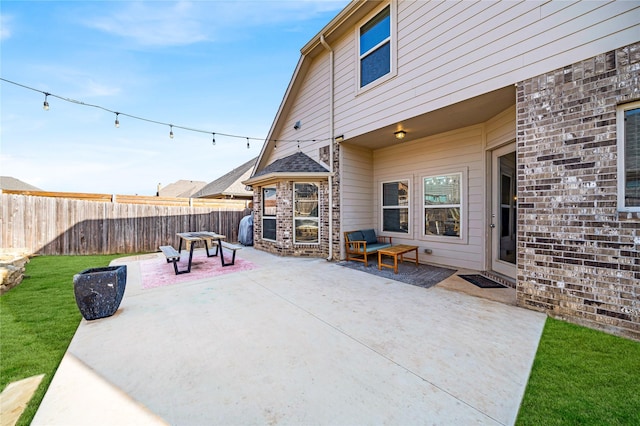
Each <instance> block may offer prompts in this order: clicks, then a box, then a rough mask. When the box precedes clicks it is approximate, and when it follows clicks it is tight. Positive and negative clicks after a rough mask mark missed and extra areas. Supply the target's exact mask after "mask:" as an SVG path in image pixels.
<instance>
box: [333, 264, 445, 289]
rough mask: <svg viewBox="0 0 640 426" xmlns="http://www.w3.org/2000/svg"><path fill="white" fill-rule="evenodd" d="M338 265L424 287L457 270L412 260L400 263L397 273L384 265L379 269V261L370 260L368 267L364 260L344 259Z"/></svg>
mask: <svg viewBox="0 0 640 426" xmlns="http://www.w3.org/2000/svg"><path fill="white" fill-rule="evenodd" d="M338 265H341V266H344V267H346V268H350V269H355V270H357V271H362V272H366V273H369V274H372V275H377V276H379V277H382V278H387V279H390V280H396V281H400V282H403V283H406V284H411V285H415V286H418V287H424V288H429V287H433V286H434V285H436V284H438V283H439V282H440V281H442V280H444V279H445V278H448V277H449V276H451V275H453V274H454V273H455V272H456V270H455V269H448V268H441V267H438V266H432V265H425V264H422V263H421V264H419V265H418V266H416V264H415V263H410V262H403V263H398V273H397V274H394V273H393V269H390V268H384V267H383V268H382V270H381V271H379V270H378V262H369V266H368V267H367V266H364V263H362V262H354V261H346V260H343V261H340V262H338Z"/></svg>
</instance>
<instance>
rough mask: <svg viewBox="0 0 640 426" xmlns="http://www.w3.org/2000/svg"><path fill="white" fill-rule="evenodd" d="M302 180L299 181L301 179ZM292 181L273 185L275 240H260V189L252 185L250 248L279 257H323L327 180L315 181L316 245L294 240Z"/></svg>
mask: <svg viewBox="0 0 640 426" xmlns="http://www.w3.org/2000/svg"><path fill="white" fill-rule="evenodd" d="M301 182H302V181H301ZM293 184H294V182H293V181H287V180H282V181H278V182H277V183H275V184H273V185H269V186H270V187H274V186H275V188H276V199H277V200H276V205H277V208H276V241H270V240H263V239H262V188H261V187H254V193H253V194H254V195H253V202H254V215H255V216H254V218H255V220H254V234H253V235H254V247H255V248H257V249H259V250H263V251H266V252H269V253H273V254H277V255H281V256H300V257H327V256H328V255H329V253H328V249H327V247H328V240H329V229H328V224H329V203H328V198H329V197H328V191H329V187H328V183H327V182H326V181H324V182H318V204H319V218H318V219H319V228H320V229H319V230H318V232H319V235H318V238H319V240H320V242H319V244H296V243H294V235H293V233H294V227H293Z"/></svg>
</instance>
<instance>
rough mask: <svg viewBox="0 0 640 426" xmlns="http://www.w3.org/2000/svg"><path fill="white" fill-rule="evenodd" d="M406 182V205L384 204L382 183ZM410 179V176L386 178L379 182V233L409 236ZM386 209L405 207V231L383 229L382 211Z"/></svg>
mask: <svg viewBox="0 0 640 426" xmlns="http://www.w3.org/2000/svg"><path fill="white" fill-rule="evenodd" d="M399 182H406V183H407V205H406V206H400V205H393V206H385V205H384V184H385V183H399ZM411 195H412V193H411V179H410V178H399V179H388V180H384V181H381V182H380V233H384V234H391V235H397V236H405V238H409V236H410V235H411V229H412V228H411ZM387 209H406V210H407V232H399V231H386V230H385V229H384V211H385V210H387Z"/></svg>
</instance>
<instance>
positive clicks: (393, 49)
mask: <svg viewBox="0 0 640 426" xmlns="http://www.w3.org/2000/svg"><path fill="white" fill-rule="evenodd" d="M387 6H388V7H389V21H390V26H391V27H390V28H389V38H388V39H385V40H383V41H382V42H380V43H378V44H377V45H376V46H374V47H373V48H371V49H370V50H368V51H367V52H366V53H365V54H363V55H361V54H360V29H361V28H362V27H363V26H364V25H366V24H367V23H368V22H369V21H371V20H372V19H373V18H375V17H376V16H377V15H378V13H380V12H382V10H383V9H384V8H386V7H387ZM396 11H397V0H391V1H390V2H388V3H385V4H383V5H381V6H380V7H378V8H376V9H375V10H374V11H373V12H371V13H370V14H369V15H367V17H366V18H365V19H363V20H362V21H360V23H359V24H358V25H357V26H356V31H355V38H356V43H355V45H356V51H355V58H356V74H357V79H356V95H358V94H360V93H363V92H366V91H367V90H369V89H372V88H374V87H377V86H379V85H380V84H383V83H384V82H386V81H388V80H389V79H391V78H393V77H395V76H396V75H397V74H398V66H397V57H398V55H397V52H398V42H397V40H398V36H397V18H396V16H397V15H396ZM387 40H390V46H389V50H390V52H389V56H390V57H389V61H390V64H389V72H388V73H387V74H385V75H383V76H381V77H379V78H377V79H375V80H373V81H372V82H370V83H368V84H367V85H365V86H362V87H361V86H360V81H361V78H362V76H361V64H360V61H361V60H362V58H363V57H364V56H367V53H370V52H372V51H373V50H375V49H377V48H378V47H380V46H381V45H383V44H384V43H386V42H387Z"/></svg>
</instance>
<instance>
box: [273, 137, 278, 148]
mask: <svg viewBox="0 0 640 426" xmlns="http://www.w3.org/2000/svg"><path fill="white" fill-rule="evenodd" d="M273 149H274V150H276V149H278V140H277V139H276V140H274V141H273Z"/></svg>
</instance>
